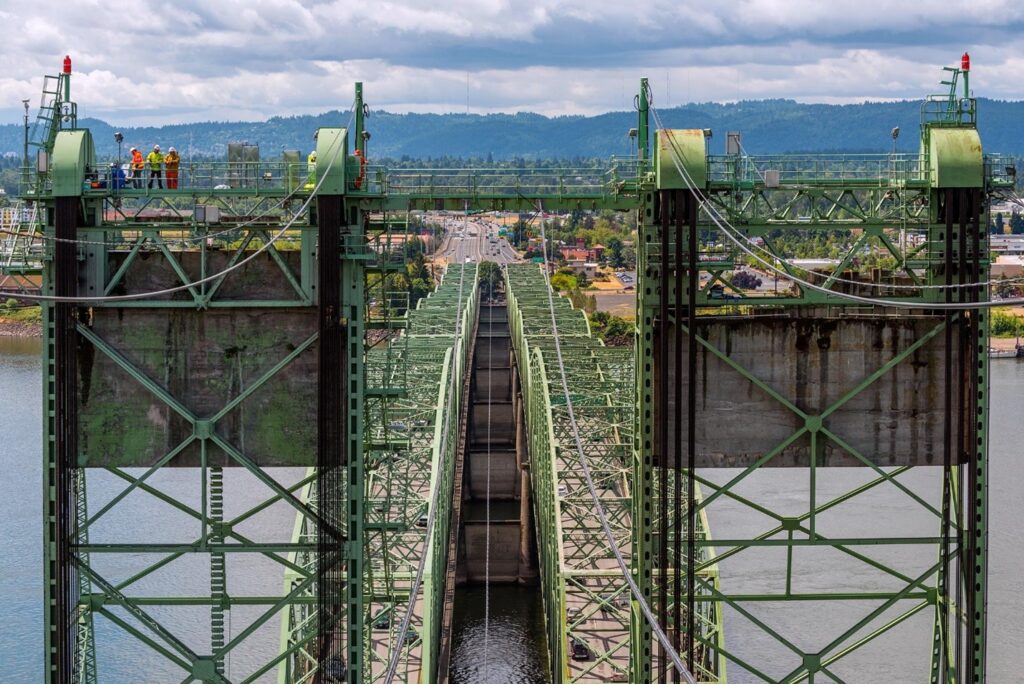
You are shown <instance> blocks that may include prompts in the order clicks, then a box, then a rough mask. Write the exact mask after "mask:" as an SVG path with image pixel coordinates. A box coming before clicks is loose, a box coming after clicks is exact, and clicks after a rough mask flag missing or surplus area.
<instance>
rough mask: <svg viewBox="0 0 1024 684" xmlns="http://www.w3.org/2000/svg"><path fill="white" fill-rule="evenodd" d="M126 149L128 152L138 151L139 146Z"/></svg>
mask: <svg viewBox="0 0 1024 684" xmlns="http://www.w3.org/2000/svg"><path fill="white" fill-rule="evenodd" d="M128 151H129V152H138V151H139V148H138V147H133V148H132V149H130V150H128Z"/></svg>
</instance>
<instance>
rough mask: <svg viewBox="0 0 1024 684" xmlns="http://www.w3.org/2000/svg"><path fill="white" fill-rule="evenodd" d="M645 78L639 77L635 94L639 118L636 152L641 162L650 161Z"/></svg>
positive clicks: (648, 113)
mask: <svg viewBox="0 0 1024 684" xmlns="http://www.w3.org/2000/svg"><path fill="white" fill-rule="evenodd" d="M647 92H648V86H647V79H646V78H641V79H640V93H639V95H638V96H637V98H638V99H637V117H638V119H639V121H638V124H637V135H638V136H639V138H638V140H637V152H638V154H639V155H640V160H641V161H643V162H650V160H651V133H650V122H649V118H650V111H651V109H650V102H649V101H648V99H647Z"/></svg>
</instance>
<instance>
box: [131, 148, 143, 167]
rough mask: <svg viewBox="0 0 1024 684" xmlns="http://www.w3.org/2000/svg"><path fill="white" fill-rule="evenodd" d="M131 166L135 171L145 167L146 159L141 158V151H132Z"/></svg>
mask: <svg viewBox="0 0 1024 684" xmlns="http://www.w3.org/2000/svg"><path fill="white" fill-rule="evenodd" d="M132 168H133V169H134V170H136V171H142V170H143V169H145V168H146V160H145V159H143V157H142V153H141V152H139V151H138V150H135V151H134V152H132Z"/></svg>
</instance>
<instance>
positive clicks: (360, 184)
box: [355, 150, 366, 190]
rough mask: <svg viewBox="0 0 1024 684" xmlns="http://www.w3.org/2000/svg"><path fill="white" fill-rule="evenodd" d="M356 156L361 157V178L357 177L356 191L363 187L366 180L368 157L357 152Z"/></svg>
mask: <svg viewBox="0 0 1024 684" xmlns="http://www.w3.org/2000/svg"><path fill="white" fill-rule="evenodd" d="M356 156H357V157H359V176H357V177H356V182H355V186H356V190H359V189H360V188H361V187H363V179H364V178H366V157H364V156H363V153H362V151H360V150H356Z"/></svg>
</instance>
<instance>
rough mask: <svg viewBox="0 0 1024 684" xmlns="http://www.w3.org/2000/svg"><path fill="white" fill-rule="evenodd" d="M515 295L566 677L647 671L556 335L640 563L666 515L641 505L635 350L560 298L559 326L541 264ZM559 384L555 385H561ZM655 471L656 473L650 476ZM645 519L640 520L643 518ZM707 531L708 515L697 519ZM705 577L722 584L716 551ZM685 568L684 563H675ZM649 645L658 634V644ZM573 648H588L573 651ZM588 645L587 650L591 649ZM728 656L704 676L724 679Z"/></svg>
mask: <svg viewBox="0 0 1024 684" xmlns="http://www.w3.org/2000/svg"><path fill="white" fill-rule="evenodd" d="M506 278H507V280H506V283H507V288H506V293H507V297H508V301H509V318H510V320H511V322H512V325H511V327H512V339H513V348H514V349H515V353H516V358H517V363H518V367H519V369H520V374H521V375H520V377H521V378H522V391H523V399H524V402H525V404H524V406H525V412H526V426H527V441H528V445H529V453H530V459H531V468H530V472H531V484H532V487H533V497H534V499H533V500H534V502H535V503H534V510H535V514H536V519H537V521H538V537H537V538H538V540H539V542H540V543H539V556H540V565H541V580H542V588H543V596H544V607H545V615H546V619H547V631H548V634H547V636H548V644H549V649H550V651H551V659H552V663H553V667H552V670H553V674H554V676H555V681H556V682H596V681H641V680H640V679H638V678H637V677H636V675H635V672H636V671H637V668H639V667H642V662H643V660H644V658H645V657H649V655H647V656H645V652H646V654H649V650H650V647H649V645H645V644H643V643H641V642H640V641H639V640H637V639H635V638H634V635H635V634H636V633H637V632H638V630H640V629H641V627H640V623H641V622H642V617H641V616H640V614H639V611H638V609H637V605H636V603H635V602H634V601H633V597H632V596H631V594H630V590H629V587H628V585H627V584H626V582H625V580H624V579H623V577H622V574H621V572H620V571H619V569H618V565H617V563H616V561H615V558H614V556H613V555H612V551H611V547H610V545H609V543H608V540H607V538H606V537H605V535H604V532H603V531H602V529H601V526H600V525H599V523H598V521H597V518H596V517H595V515H594V505H595V504H594V501H593V499H592V497H591V495H590V492H589V490H588V487H587V485H586V482H585V480H584V477H583V473H582V469H581V467H580V463H579V459H580V455H579V454H578V453H577V450H576V447H575V442H574V440H573V435H572V428H571V425H570V421H569V418H568V414H567V410H566V404H565V399H564V395H563V394H562V392H561V391H560V389H557V388H558V387H560V385H559V384H558V380H557V378H558V377H560V375H559V373H560V370H559V368H558V361H557V358H556V357H555V353H554V347H553V335H555V334H558V336H559V339H560V342H561V347H562V350H563V356H564V359H565V362H566V368H565V370H566V374H567V377H568V379H569V385H570V392H571V393H572V403H573V408H574V410H575V415H576V418H577V421H578V423H579V426H580V428H581V434H582V435H583V437H584V446H585V448H586V453H585V454H584V455H583V457H585V458H586V459H587V462H588V464H589V466H590V468H591V471H592V472H593V474H594V480H595V483H596V484H597V486H598V488H599V490H600V503H601V505H602V506H603V507H604V509H605V510H606V511H607V513H608V518H609V520H610V522H611V524H612V529H613V535H614V538H615V541H616V543H617V544H618V546H619V547H620V549H621V550H622V552H623V554H624V556H625V557H626V558H627V559H632V562H633V565H634V568H636V567H638V566H639V565H640V563H639V562H638V561H637V555H638V553H642V552H643V551H642V550H641V549H642V548H643V544H642V543H640V544H638V543H637V540H642V539H649V538H650V536H651V534H652V532H653V531H654V530H655V529H657V521H656V520H655V519H653V518H651V516H650V515H649V514H647V515H645V514H643V513H642V512H638V507H647V506H649V505H650V499H649V494H647V495H645V492H646V491H647V490H649V487H647V486H644V487H641V488H640V489H641V491H638V488H637V487H636V485H635V483H636V482H637V481H638V480H637V479H636V478H635V471H636V469H637V464H636V461H635V458H634V451H633V443H634V436H635V434H634V412H635V402H634V399H633V393H632V392H631V391H630V388H632V387H633V386H634V359H633V351H632V350H631V349H624V348H613V347H605V346H603V345H602V344H601V342H600V341H598V340H597V339H595V338H593V337H591V335H590V331H589V326H588V324H587V320H586V317H585V316H584V315H583V313H582V312H581V311H578V310H574V309H573V308H572V306H571V304H569V302H568V300H567V299H564V298H557V299H556V300H555V303H556V311H555V315H556V320H557V327H558V329H557V333H556V331H554V330H552V329H551V323H550V320H551V319H550V315H549V312H548V299H547V293H546V288H547V284H546V282H545V279H544V277H543V274H542V273H541V271H540V269H539V268H538V267H537V266H536V265H532V264H531V265H514V264H513V265H510V266H508V267H507V270H506ZM551 383H554V384H551ZM648 481H649V480H648ZM641 520H642V521H644V522H643V523H639V524H638V521H641ZM698 524H699V525H700V534H701V537H702V538H706V535H707V533H706V521H704V520H703V519H701V520H700V522H699V523H698ZM702 559H703V560H705V561H707V567H706V568H704V569H703V570H702V578H703V579H704V580H705V581H706V582H707V583H708V584H710V585H711V586H714V587H716V588H717V586H718V580H717V577H716V574H715V569H714V564H713V559H712V558H711V556H710V555H707V554H703V553H702ZM678 567H680V566H679V565H678V564H673V566H672V570H671V571H672V572H673V573H674V572H675V568H678ZM699 631H700V634H701V638H702V639H706V640H708V641H710V642H711V643H714V644H720V643H721V638H722V630H721V615H720V614H719V613H718V610H717V609H716V607H714V606H712V607H711V609H710V610H708V611H706V613H705V614H704V615H702V620H701V623H700V626H699ZM648 644H649V642H648ZM574 646H575V651H576V652H577V654H576V656H575V657H574V655H573V652H574ZM581 651H584V652H586V653H587V657H586V658H585V659H583V658H580V657H579V655H580V652H581ZM717 670H718V665H717V664H715V665H713V666H711V667H708V668H704V669H703V671H702V672H701V673H700V681H702V682H718V681H722V680H721V679H720V678H719V675H718V672H717Z"/></svg>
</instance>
